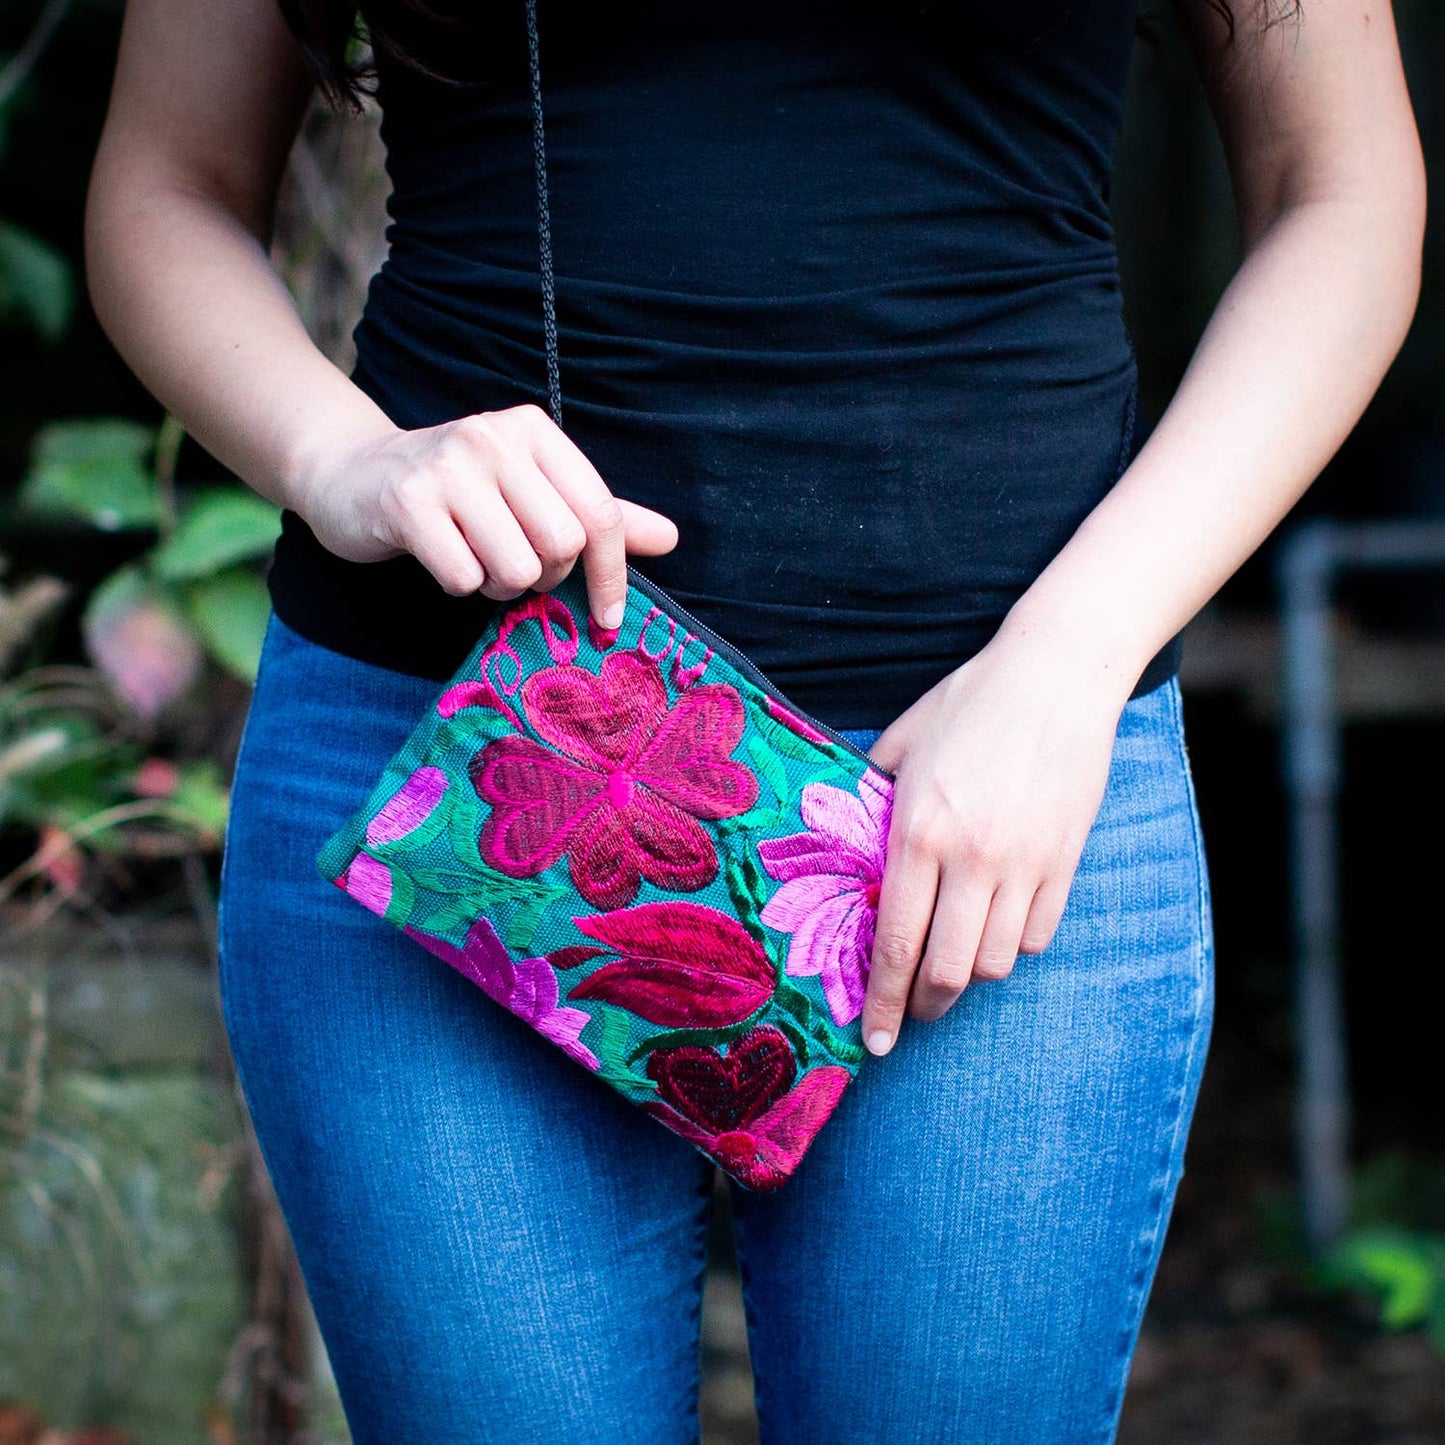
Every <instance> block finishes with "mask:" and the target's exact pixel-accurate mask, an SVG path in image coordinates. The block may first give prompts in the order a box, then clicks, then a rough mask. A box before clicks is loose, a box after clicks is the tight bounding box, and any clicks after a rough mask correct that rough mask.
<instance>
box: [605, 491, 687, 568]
mask: <svg viewBox="0 0 1445 1445" xmlns="http://www.w3.org/2000/svg"><path fill="white" fill-rule="evenodd" d="M617 504H618V506H620V507H621V508H622V526H623V529H624V531H625V532H626V538H627V550H628V551H629V552H636V553H637V554H638V556H640V557H656V556H659V555H660V554H661V553H663V552H671V551H672V549H673V548H674V547H676V546H677V523H676V522H674V521H673V520H672V518H671V517H665V516H663V514H662V513H661V512H654V511H653V510H652V508H651V507H644V506H642V505H641V503H639V502H629V501H628V500H627V498H626V497H618V499H617Z"/></svg>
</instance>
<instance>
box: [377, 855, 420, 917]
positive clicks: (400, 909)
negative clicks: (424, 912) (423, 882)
mask: <svg viewBox="0 0 1445 1445" xmlns="http://www.w3.org/2000/svg"><path fill="white" fill-rule="evenodd" d="M415 906H416V889H415V888H414V887H412V882H411V879H410V878H408V877H407V876H406V874H405V873H402V872H399V871H398V870H397V869H395V868H393V869H392V870H391V901H390V902H389V903H388V904H387V905H386V913H385V914H384V915H383V917H384V918H385V919H386V921H387V922H388V923H394V924H396V925H397V927H399V928H400V927H402V926H403V925H405V924H407V923H410V922H411V915H412V909H413V908H414V907H415Z"/></svg>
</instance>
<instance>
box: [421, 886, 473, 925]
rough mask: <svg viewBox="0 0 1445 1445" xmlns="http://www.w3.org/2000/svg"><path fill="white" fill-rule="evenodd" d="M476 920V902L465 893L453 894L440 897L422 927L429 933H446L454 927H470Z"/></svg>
mask: <svg viewBox="0 0 1445 1445" xmlns="http://www.w3.org/2000/svg"><path fill="white" fill-rule="evenodd" d="M476 921H477V906H476V904H475V903H474V902H473V901H472V900H471V899H470V898H468V897H466V896H465V895H461V894H453V895H452V896H450V897H443V898H441V899H439V900H438V901H437V903H436V906H435V907H434V908H433V909H432V911H431V912H430V913H428V914H427V915H426V920H425V922H423V923H422V924H420V927H422V928H424V929H426V931H427V932H428V933H437V934H445V933H450V932H451V931H452V930H453V929H459V928H463V927H468V928H469V927H470V926H471V925H472V924H473V923H475V922H476Z"/></svg>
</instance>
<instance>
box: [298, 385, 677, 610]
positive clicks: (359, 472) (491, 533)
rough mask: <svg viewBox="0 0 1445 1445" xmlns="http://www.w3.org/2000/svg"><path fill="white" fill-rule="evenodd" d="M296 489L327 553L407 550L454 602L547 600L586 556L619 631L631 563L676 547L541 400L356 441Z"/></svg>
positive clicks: (660, 520)
mask: <svg viewBox="0 0 1445 1445" xmlns="http://www.w3.org/2000/svg"><path fill="white" fill-rule="evenodd" d="M298 493H299V494H298V496H297V497H296V499H295V501H294V502H293V506H295V509H296V510H297V511H299V512H300V513H301V515H302V517H303V518H304V519H305V521H306V522H307V524H308V525H309V526H310V527H311V530H312V531H313V532H314V533H315V534H316V537H317V540H318V541H320V543H321V544H322V546H324V547H325V548H326V549H327V550H328V551H331V552H334V553H336V555H337V556H339V557H344V558H346V559H347V560H348V561H351V562H380V561H383V560H385V559H386V558H388V557H394V556H397V555H398V554H400V553H403V552H409V553H410V554H411V555H412V556H414V557H415V558H416V559H417V560H418V561H419V562H420V563H421V564H422V566H424V567H425V568H426V569H427V571H428V572H430V573H431V575H432V576H433V577H435V578H436V580H437V583H438V584H439V585H440V586H441V588H442V589H443V590H444V591H445V592H448V593H450V594H451V595H452V596H454V597H464V596H466V595H468V594H469V593H472V592H481V593H483V594H484V595H486V596H487V597H491V598H495V599H496V600H498V601H503V600H506V599H509V598H513V597H518V596H520V595H521V594H522V593H523V592H525V591H527V590H528V588H536V589H537V590H538V591H547V590H549V589H551V588H552V587H555V586H556V585H557V583H559V582H560V581H561V580H562V579H563V578H564V577H565V576H567V574H568V573H569V572H570V571H571V570H572V567H573V565H574V563H575V562H576V560H577V558H578V556H579V555H580V556H581V558H582V565H583V569H584V571H585V573H586V578H587V596H588V605H589V608H590V610H591V613H592V616H593V617H594V618H595V619H596V620H597V622H598V623H599V624H601V625H602V626H603V627H608V628H612V627H617V626H618V625H620V623H621V621H622V610H623V606H624V604H625V602H626V598H627V566H626V561H627V554H628V553H629V552H636V553H639V554H641V555H644V556H656V555H657V554H659V553H662V552H670V551H671V550H672V549H673V548H674V547H675V546H676V545H677V540H678V534H677V526H676V524H675V523H673V522H672V521H671V520H670V519H669V518H667V517H665V516H663V515H662V513H660V512H654V511H652V510H651V509H650V508H647V507H642V506H639V505H637V504H636V503H635V502H629V501H626V500H625V499H623V498H621V497H614V496H613V495H612V493H611V492H610V491H609V490H608V488H607V484H606V483H605V482H604V481H603V480H602V478H601V476H599V475H598V472H597V470H596V468H595V467H594V466H593V465H592V463H591V462H590V461H588V460H587V458H586V457H585V456H584V455H583V453H582V452H581V450H580V449H579V448H578V447H577V445H576V443H575V442H573V441H572V440H571V438H570V437H568V436H567V434H566V433H565V432H564V431H562V429H561V428H560V427H558V426H557V424H556V423H555V422H554V421H553V420H552V418H551V417H550V416H549V415H548V414H547V413H546V412H545V411H543V410H542V408H541V407H539V406H534V405H532V404H531V403H530V402H529V403H524V404H522V405H520V406H513V407H507V408H504V409H503V410H500V411H483V412H475V413H473V414H471V415H469V416H464V417H459V418H457V419H456V420H455V421H449V422H443V423H442V424H441V425H439V426H431V427H420V428H417V429H416V430H414V431H407V430H404V429H402V428H400V427H396V426H394V425H392V424H390V423H389V422H388V423H387V424H386V426H385V427H381V428H379V429H378V430H377V431H376V432H375V433H373V434H370V435H368V436H367V437H366V438H365V439H364V440H363V441H361V442H360V443H357V442H356V441H355V439H354V435H353V437H352V439H350V440H349V441H348V443H347V444H346V445H344V446H340V447H334V448H329V449H326V450H324V451H322V452H321V453H320V454H318V455H316V456H314V457H313V461H312V465H311V467H310V469H309V475H308V476H307V477H306V478H305V480H304V482H303V483H302V484H301V486H300V487H299V489H298ZM297 503H299V505H297Z"/></svg>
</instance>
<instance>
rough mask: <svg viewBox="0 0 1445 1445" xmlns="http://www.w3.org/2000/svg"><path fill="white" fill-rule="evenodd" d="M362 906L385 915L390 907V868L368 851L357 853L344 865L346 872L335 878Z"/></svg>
mask: <svg viewBox="0 0 1445 1445" xmlns="http://www.w3.org/2000/svg"><path fill="white" fill-rule="evenodd" d="M336 883H337V886H338V887H341V888H344V889H345V890H346V891H347V893H349V894H350V895H351V897H353V898H354V899H356V901H357V902H358V903H359V904H361V906H362V907H363V908H369V909H371V911H372V912H373V913H376V914H380V915H381V916H382V917H385V916H386V910H387V909H388V908H390V907H391V893H392V887H393V885H392V881H391V870H390V869H389V868H388V867H387V866H386V864H385V863H378V862H377V861H376V859H375V858H373V857H372V856H371V854H369V853H358V854H357V855H356V857H354V858H353V859H352V860H351V862H350V863H348V864H347V866H346V872H345V873H343V874H342V875H341V877H340V878H338V879H337V880H336Z"/></svg>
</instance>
